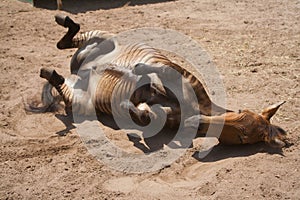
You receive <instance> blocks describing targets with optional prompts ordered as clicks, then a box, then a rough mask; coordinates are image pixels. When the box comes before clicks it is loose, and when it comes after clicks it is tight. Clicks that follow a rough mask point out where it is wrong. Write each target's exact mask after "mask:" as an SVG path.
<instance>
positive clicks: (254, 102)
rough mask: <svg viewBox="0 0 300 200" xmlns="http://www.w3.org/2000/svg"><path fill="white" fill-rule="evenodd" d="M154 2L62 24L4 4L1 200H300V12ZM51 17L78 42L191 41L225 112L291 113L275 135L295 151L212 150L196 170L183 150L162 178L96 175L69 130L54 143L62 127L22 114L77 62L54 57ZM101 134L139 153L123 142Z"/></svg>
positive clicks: (55, 33) (296, 5) (295, 4)
mask: <svg viewBox="0 0 300 200" xmlns="http://www.w3.org/2000/svg"><path fill="white" fill-rule="evenodd" d="M143 2H146V1H143ZM153 2H154V1H152V3H150V4H140V5H135V6H131V5H130V4H129V5H128V6H115V7H114V8H111V9H109V3H108V4H105V7H104V8H106V9H98V8H97V9H98V10H95V9H94V10H88V8H91V6H87V7H84V6H81V7H80V9H79V7H77V9H76V8H73V9H70V10H69V11H71V12H72V13H69V12H64V11H56V10H46V9H40V8H33V7H32V5H30V4H28V3H22V2H19V1H16V0H1V1H0V16H1V17H0V30H1V31H0V38H1V45H0V67H1V71H2V73H1V75H0V77H1V79H0V86H1V90H0V102H1V103H0V106H1V110H0V111H1V112H0V131H1V132H0V143H1V145H0V154H1V157H0V180H1V181H0V199H41V198H43V199H299V197H300V189H299V188H300V182H299V180H300V168H299V161H300V151H299V138H300V133H299V131H300V123H299V111H300V107H299V105H300V99H299V97H300V86H299V84H300V79H299V75H300V54H299V52H300V24H299V23H300V1H298V0H290V1H279V0H278V1H276V0H267V1H260V2H259V1H253V0H235V1H233V0H230V1H217V0H199V1H198V0H177V1H165V2H164V1H161V2H159V1H156V3H153ZM103 5H104V4H103ZM57 13H62V14H67V15H70V16H71V17H72V18H74V19H75V20H76V21H77V22H80V23H81V27H82V30H91V29H100V30H107V31H110V32H115V33H117V32H120V31H124V30H128V29H131V28H138V27H145V26H147V27H153V26H155V27H161V28H170V29H174V30H177V31H179V32H181V33H185V34H187V35H188V36H191V37H192V38H193V39H195V40H196V41H198V42H199V43H200V45H201V46H202V47H203V48H204V49H206V50H207V51H208V53H209V54H210V55H211V57H212V59H213V61H214V62H215V64H216V65H217V66H218V68H219V71H220V73H221V74H222V76H223V81H224V84H225V89H226V92H227V95H228V104H229V105H228V108H230V109H235V110H237V109H243V108H248V109H251V110H254V111H257V112H258V111H260V110H261V109H262V108H263V107H265V106H267V105H269V104H272V103H276V102H279V101H281V100H286V101H287V103H286V104H285V105H284V106H283V107H282V108H281V109H280V110H279V111H278V113H277V114H276V116H275V117H274V119H273V123H275V124H277V125H280V126H281V127H282V128H284V129H285V130H286V131H287V132H288V137H289V139H290V141H291V142H292V143H294V145H293V146H291V147H289V148H284V149H283V150H282V152H278V151H275V150H272V149H269V148H268V147H266V146H265V145H264V144H255V145H244V146H234V147H227V146H217V147H215V148H214V149H213V151H212V152H211V153H210V154H209V155H208V156H207V157H206V158H205V159H202V160H198V159H196V158H195V157H193V152H194V151H195V149H189V150H188V151H187V153H186V154H185V155H183V156H182V157H181V158H179V159H178V160H177V161H176V162H174V163H173V164H171V165H170V166H169V167H167V168H164V169H162V170H160V171H157V172H149V173H144V174H129V173H122V172H118V171H115V170H112V169H110V168H109V167H108V166H106V165H104V164H101V162H98V161H97V160H96V159H94V157H93V156H91V155H90V154H89V153H88V152H87V150H86V148H85V146H84V145H83V143H82V142H81V140H80V137H79V136H78V134H77V132H76V130H75V129H73V130H71V131H69V132H67V133H66V135H65V136H60V135H59V134H58V133H62V132H63V130H64V129H65V124H64V123H63V120H61V119H62V118H63V116H61V115H54V114H53V113H43V114H35V115H32V114H27V113H25V111H24V107H23V102H24V99H26V98H28V97H33V96H35V95H38V94H39V91H40V89H41V86H42V84H43V80H41V79H40V78H39V76H38V73H39V69H40V67H42V66H44V67H54V68H55V69H57V70H59V71H60V72H62V73H63V74H68V69H69V62H70V59H71V56H72V55H73V53H74V50H65V51H59V50H57V49H56V47H55V45H56V42H57V41H58V39H60V37H61V36H62V34H63V32H64V31H65V30H64V29H63V28H61V27H59V26H57V25H56V24H55V22H54V18H53V16H54V15H55V14H57ZM106 131H107V134H108V135H111V137H113V138H115V140H117V142H118V143H119V144H122V143H123V144H126V145H127V146H131V147H130V148H135V147H133V144H132V143H131V142H130V141H128V138H126V137H125V136H122V134H120V136H119V131H114V130H112V129H110V128H106ZM126 145H123V146H126ZM128 148H129V147H128ZM145 164H147V163H145Z"/></svg>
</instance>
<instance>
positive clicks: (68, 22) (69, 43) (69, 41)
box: [55, 15, 80, 49]
mask: <svg viewBox="0 0 300 200" xmlns="http://www.w3.org/2000/svg"><path fill="white" fill-rule="evenodd" d="M55 21H56V23H57V24H59V25H61V26H63V27H66V28H68V32H67V33H66V34H65V35H64V36H63V37H62V39H60V41H59V42H58V43H57V45H56V46H57V48H58V49H68V48H74V44H73V38H74V36H75V35H76V34H77V33H78V32H79V30H80V25H79V24H77V23H75V22H74V21H73V20H72V19H71V18H70V17H68V16H61V15H56V16H55Z"/></svg>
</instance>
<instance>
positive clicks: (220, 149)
mask: <svg viewBox="0 0 300 200" xmlns="http://www.w3.org/2000/svg"><path fill="white" fill-rule="evenodd" d="M55 116H56V117H57V118H58V119H59V120H61V121H62V122H63V123H64V124H65V126H66V129H64V130H62V131H59V132H57V134H58V135H60V136H65V135H66V134H68V132H69V131H70V130H72V129H74V128H75V126H74V125H73V124H72V122H73V119H72V117H71V116H66V115H60V114H56V115H55ZM98 120H99V121H100V122H101V123H102V124H103V125H105V126H108V127H110V128H112V129H114V130H119V128H118V126H117V124H116V123H115V122H114V120H113V118H112V117H111V116H108V115H103V114H101V117H100V116H99V115H98ZM175 135H176V130H171V129H168V128H164V129H163V130H161V131H160V132H159V133H157V134H155V135H153V136H151V137H147V133H142V137H143V138H142V137H140V136H139V135H137V134H135V133H128V134H127V137H128V140H129V141H131V142H132V143H133V146H135V147H136V148H138V149H140V150H141V151H143V152H144V153H145V154H147V153H151V152H155V151H158V150H159V149H162V148H163V147H164V145H167V146H168V147H170V148H173V149H176V148H192V147H193V143H192V141H191V139H192V138H191V137H190V139H186V138H180V141H179V143H177V144H176V143H174V141H172V140H173V139H174V137H175ZM142 140H143V142H142ZM206 152H207V155H206V154H205V155H206V156H205V157H203V158H200V157H199V152H198V151H196V152H195V153H194V154H193V158H195V159H196V160H198V161H199V162H215V161H219V160H223V159H227V158H234V157H247V156H250V155H254V154H257V153H268V154H280V155H283V153H282V149H276V148H272V147H270V146H269V145H267V144H265V143H263V142H261V143H257V144H251V145H250V144H245V145H233V146H227V145H220V144H218V145H216V146H213V147H211V149H208V150H206Z"/></svg>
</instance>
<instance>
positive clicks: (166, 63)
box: [30, 16, 286, 147]
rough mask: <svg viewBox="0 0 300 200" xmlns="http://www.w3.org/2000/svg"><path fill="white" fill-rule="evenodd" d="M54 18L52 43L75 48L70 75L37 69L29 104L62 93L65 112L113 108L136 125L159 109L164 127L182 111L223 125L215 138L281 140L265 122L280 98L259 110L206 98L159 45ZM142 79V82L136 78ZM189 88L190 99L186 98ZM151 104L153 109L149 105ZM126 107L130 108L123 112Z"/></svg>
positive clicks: (189, 123)
mask: <svg viewBox="0 0 300 200" xmlns="http://www.w3.org/2000/svg"><path fill="white" fill-rule="evenodd" d="M56 22H57V23H58V24H59V25H61V26H64V27H67V28H68V32H67V33H66V34H65V36H64V37H63V38H62V39H61V40H60V41H59V42H58V44H57V47H58V48H59V49H66V48H78V50H77V52H76V53H75V54H74V56H73V57H72V60H71V76H70V77H69V78H66V79H65V78H64V77H63V76H61V75H59V74H58V73H57V72H56V71H55V70H53V69H45V68H43V69H41V73H40V76H41V77H42V78H45V79H46V80H48V83H47V84H46V85H45V86H44V89H43V96H42V99H43V103H44V106H43V107H40V108H34V107H31V108H30V110H32V111H47V109H48V108H50V107H53V104H55V101H59V100H58V99H60V98H61V97H62V100H63V101H64V103H65V107H66V110H67V111H69V112H70V111H73V112H74V111H75V110H76V112H81V114H88V113H89V112H93V111H94V110H95V109H96V110H97V111H98V112H102V113H107V114H110V115H112V114H113V113H112V110H113V109H116V110H117V112H116V113H117V115H118V117H120V118H124V117H125V118H126V117H131V118H133V120H134V121H135V122H136V123H139V124H142V125H146V124H148V123H149V122H150V121H151V120H154V119H156V120H157V119H159V118H160V114H159V113H161V112H163V113H164V114H165V115H166V116H167V119H166V126H168V127H170V128H176V127H178V126H179V124H180V120H181V119H182V115H184V124H185V126H186V127H193V128H196V129H197V130H198V132H199V134H200V135H203V134H205V133H206V132H207V130H208V128H209V127H219V126H223V127H222V131H221V135H220V137H219V141H220V143H224V144H253V143H256V142H261V141H265V142H266V143H268V144H270V145H272V146H275V147H283V146H285V145H286V133H285V131H284V130H283V129H282V128H280V127H278V126H276V125H272V124H271V123H270V119H271V117H272V116H273V115H274V114H275V113H276V111H277V110H278V109H279V107H280V106H281V105H282V104H283V103H284V102H280V103H278V104H275V105H272V106H270V107H268V108H266V109H264V110H263V112H262V113H260V114H256V113H254V112H251V111H249V110H242V111H240V112H239V113H236V112H233V111H230V110H227V109H225V108H222V107H220V106H218V105H216V104H214V103H213V102H212V101H211V99H210V98H209V96H208V94H207V92H206V90H205V88H204V87H203V85H202V84H201V82H200V80H199V79H198V78H196V77H195V76H194V75H193V74H192V73H191V72H190V71H189V70H187V69H186V68H185V67H183V66H179V65H177V64H175V63H174V62H172V61H170V60H169V59H168V58H167V57H166V56H165V55H163V54H162V53H161V52H160V51H159V50H157V49H154V48H152V47H149V46H147V45H145V44H129V45H124V46H122V45H119V44H118V42H117V41H116V39H115V38H113V37H112V35H111V34H108V33H106V32H103V31H89V32H85V33H82V34H79V35H77V33H78V32H79V29H80V26H79V24H76V23H74V22H73V21H72V20H71V19H70V18H69V17H61V16H56ZM168 77H169V78H168ZM145 80H147V81H146V82H147V83H148V84H144V85H143V84H140V83H141V82H144V81H145ZM78 81H79V82H80V83H81V84H80V87H81V88H79V89H81V90H82V91H84V94H83V95H80V96H78V95H76V94H75V93H74V88H76V84H77V83H78ZM166 81H168V82H172V81H173V82H172V84H173V85H174V87H175V88H177V89H178V91H180V92H181V93H182V94H184V95H182V97H181V99H179V100H178V99H176V98H177V97H176V96H175V95H174V94H173V93H172V92H171V91H170V90H169V89H168V88H167V87H166V86H165V84H164V83H165V82H166ZM77 86H78V84H77ZM76 89H78V88H76ZM193 94H194V95H195V98H196V102H192V101H191V100H190V99H191V98H190V97H191V96H192V95H193ZM179 101H181V102H184V104H193V105H192V106H191V110H190V111H189V112H188V114H186V113H182V112H181V109H180V105H179ZM157 104H159V106H158V107H156V109H154V108H152V107H151V106H153V105H157ZM126 110H129V111H130V112H129V115H128V113H126ZM124 113H125V114H124Z"/></svg>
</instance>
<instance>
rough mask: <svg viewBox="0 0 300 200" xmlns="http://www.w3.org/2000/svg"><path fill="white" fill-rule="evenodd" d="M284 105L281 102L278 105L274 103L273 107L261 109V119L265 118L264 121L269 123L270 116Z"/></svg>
mask: <svg viewBox="0 0 300 200" xmlns="http://www.w3.org/2000/svg"><path fill="white" fill-rule="evenodd" d="M284 103H285V101H281V102H279V103H276V104H274V105H271V106H269V107H267V108H265V109H263V111H262V113H261V115H262V117H263V118H265V119H266V120H268V121H270V119H271V118H272V116H273V115H274V114H275V113H276V111H277V110H278V109H279V107H280V106H281V105H282V104H284Z"/></svg>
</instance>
